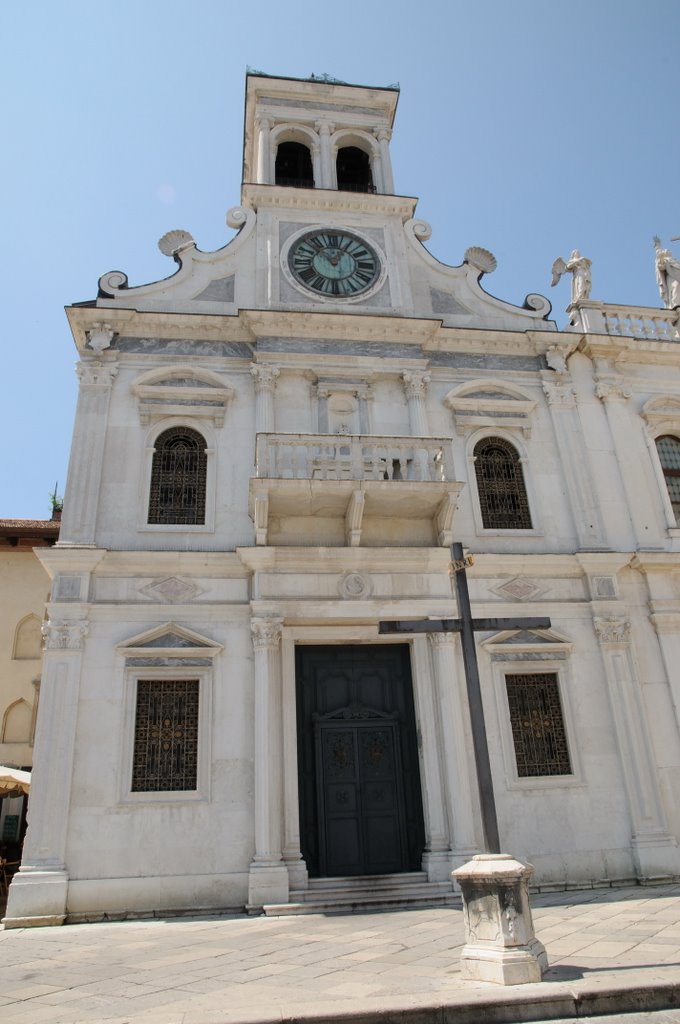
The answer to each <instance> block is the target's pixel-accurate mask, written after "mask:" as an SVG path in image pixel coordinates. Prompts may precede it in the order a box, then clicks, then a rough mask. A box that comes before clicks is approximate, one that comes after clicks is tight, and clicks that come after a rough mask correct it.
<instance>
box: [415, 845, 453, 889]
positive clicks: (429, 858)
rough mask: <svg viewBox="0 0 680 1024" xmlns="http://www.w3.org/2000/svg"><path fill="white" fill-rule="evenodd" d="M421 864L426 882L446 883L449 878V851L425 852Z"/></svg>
mask: <svg viewBox="0 0 680 1024" xmlns="http://www.w3.org/2000/svg"><path fill="white" fill-rule="evenodd" d="M421 863H422V867H423V871H425V872H427V880H428V882H448V881H449V879H450V878H451V852H450V850H426V851H425V853H424V854H423V859H422V862H421Z"/></svg>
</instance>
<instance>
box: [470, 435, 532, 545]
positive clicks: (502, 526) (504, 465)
mask: <svg viewBox="0 0 680 1024" xmlns="http://www.w3.org/2000/svg"><path fill="white" fill-rule="evenodd" d="M474 458H475V475H476V477H477V492H478V494H479V505H480V508H481V511H482V523H483V525H484V527H485V528H486V529H487V530H530V529H531V514H530V512H529V502H528V500H527V492H526V487H525V486H524V474H523V473H522V464H521V462H520V459H519V455H518V454H517V451H516V449H515V448H513V446H512V445H511V444H510V443H509V442H508V441H504V440H503V439H502V438H500V437H485V438H484V439H483V440H481V441H479V442H478V443H477V444H476V445H475V450H474Z"/></svg>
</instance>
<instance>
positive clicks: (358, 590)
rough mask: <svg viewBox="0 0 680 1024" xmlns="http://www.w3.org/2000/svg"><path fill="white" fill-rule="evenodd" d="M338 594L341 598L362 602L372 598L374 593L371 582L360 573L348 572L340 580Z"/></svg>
mask: <svg viewBox="0 0 680 1024" xmlns="http://www.w3.org/2000/svg"><path fill="white" fill-rule="evenodd" d="M338 593H339V594H340V597H345V598H349V599H350V600H351V599H354V600H360V599H361V598H366V597H370V596H371V593H372V587H371V581H370V579H369V578H368V577H367V576H364V575H363V574H362V573H360V572H346V573H344V574H343V575H342V576H341V577H340V579H339V580H338Z"/></svg>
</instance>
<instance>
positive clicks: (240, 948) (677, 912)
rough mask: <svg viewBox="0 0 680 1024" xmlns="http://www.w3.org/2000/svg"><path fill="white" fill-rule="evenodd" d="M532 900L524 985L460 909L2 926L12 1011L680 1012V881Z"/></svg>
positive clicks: (371, 1023)
mask: <svg viewBox="0 0 680 1024" xmlns="http://www.w3.org/2000/svg"><path fill="white" fill-rule="evenodd" d="M532 908H533V914H534V923H535V926H536V934H537V936H538V938H539V939H541V941H543V942H544V943H545V945H546V948H547V951H548V957H549V960H550V968H549V970H548V972H547V974H546V975H545V977H544V980H543V981H542V982H541V983H539V984H532V985H522V986H514V987H503V986H498V985H492V984H487V983H480V982H471V981H466V980H464V979H463V977H462V974H461V971H460V952H461V948H462V945H463V943H464V933H463V915H462V912H461V910H460V909H459V908H455V907H444V908H433V909H427V910H426V909H422V910H408V911H399V910H393V911H388V912H385V913H367V914H348V915H329V916H325V915H309V916H307V915H305V916H302V917H281V918H264V917H262V918H252V917H247V916H245V915H229V916H225V917H210V918H198V917H197V918H186V917H181V918H180V917H178V918H167V919H145V920H138V921H133V920H130V921H115V922H106V921H104V922H101V923H97V924H78V925H65V926H62V927H61V928H24V929H12V930H10V931H4V930H0V1019H1V1020H2V1024H22V1022H26V1024H42V1022H44V1024H274V1022H277V1024H282V1022H284V1021H285V1022H286V1024H342V1022H347V1024H392V1022H394V1024H396V1022H397V1021H399V1022H400V1024H481V1022H484V1024H487V1022H498V1024H511V1022H512V1024H514V1022H516V1021H520V1020H521V1021H543V1020H555V1021H557V1020H558V1019H560V1018H562V1019H568V1020H573V1019H575V1018H576V1017H578V1018H579V1019H582V1018H584V1017H587V1016H588V1015H591V1016H597V1015H598V1014H599V1015H601V1014H616V1015H622V1014H631V1015H632V1016H630V1017H628V1018H627V1020H628V1024H635V1022H634V1015H635V1014H648V1015H652V1014H655V1013H656V1014H657V1015H658V1014H662V1013H666V1014H670V1013H675V1012H676V1010H677V1011H678V1012H680V884H677V885H664V886H658V887H656V886H655V887H653V888H652V887H650V888H642V887H632V886H631V887H628V888H621V889H610V888H608V889H600V890H598V889H587V890H575V889H570V890H569V891H566V892H563V893H555V892H551V893H545V894H538V895H534V896H533V897H532ZM612 1019H613V1018H611V1017H610V1018H609V1021H610V1022H611V1020H612ZM678 1020H679V1024H680V1018H678ZM658 1024H665V1022H664V1021H662V1020H661V1017H659V1020H658Z"/></svg>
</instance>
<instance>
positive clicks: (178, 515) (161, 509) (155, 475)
mask: <svg viewBox="0 0 680 1024" xmlns="http://www.w3.org/2000/svg"><path fill="white" fill-rule="evenodd" d="M205 447H206V445H205V439H204V438H203V437H202V436H201V435H200V434H199V433H198V431H196V430H190V429H189V428H188V427H171V428H170V430H166V431H164V432H163V433H162V434H160V435H159V437H158V438H157V440H156V447H155V451H154V455H153V463H152V467H151V489H150V494H149V523H166V524H168V523H175V524H183V525H187V526H197V525H202V524H204V523H205V485H206V475H207V456H206V452H205Z"/></svg>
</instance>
